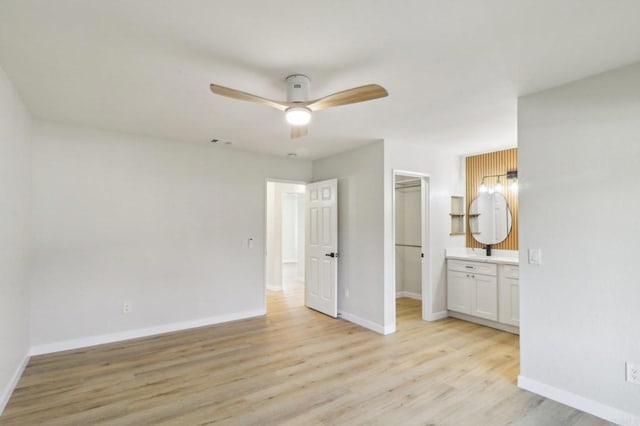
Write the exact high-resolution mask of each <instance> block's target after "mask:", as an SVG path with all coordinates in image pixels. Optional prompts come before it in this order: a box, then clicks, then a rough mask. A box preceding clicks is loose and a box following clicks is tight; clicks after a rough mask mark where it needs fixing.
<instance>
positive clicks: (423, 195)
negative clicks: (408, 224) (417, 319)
mask: <svg viewBox="0 0 640 426" xmlns="http://www.w3.org/2000/svg"><path fill="white" fill-rule="evenodd" d="M398 175H400V176H411V177H416V178H420V180H421V188H420V208H421V211H420V216H421V219H420V223H421V228H422V229H421V234H422V235H421V237H422V253H424V258H423V260H422V268H421V275H422V319H423V320H425V321H429V320H430V318H431V311H432V310H433V306H432V303H431V302H432V300H431V299H432V294H431V240H430V236H431V233H430V229H429V218H430V216H431V211H430V207H431V206H430V194H431V175H430V174H428V173H420V172H412V171H408V170H399V169H393V170H392V182H391V185H392V188H393V191H392V192H391V203H392V211H391V241H392V244H393V256H392V265H393V268H392V269H393V275H392V276H393V291H394V300H393V307H392V309H393V321H394V327H393V328H394V329H395V320H396V304H395V292H396V286H397V283H396V256H395V244H396V191H395V188H396V176H398Z"/></svg>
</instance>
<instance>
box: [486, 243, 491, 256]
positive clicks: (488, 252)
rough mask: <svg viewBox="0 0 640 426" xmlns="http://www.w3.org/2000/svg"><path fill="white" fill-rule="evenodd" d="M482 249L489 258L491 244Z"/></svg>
mask: <svg viewBox="0 0 640 426" xmlns="http://www.w3.org/2000/svg"><path fill="white" fill-rule="evenodd" d="M484 248H485V250H487V256H491V244H487V245H486V246H485V247H484Z"/></svg>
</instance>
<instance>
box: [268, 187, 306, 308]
mask: <svg viewBox="0 0 640 426" xmlns="http://www.w3.org/2000/svg"><path fill="white" fill-rule="evenodd" d="M266 191H267V192H266V195H267V196H266V200H267V205H266V274H265V287H266V291H267V292H280V293H283V295H285V296H290V297H288V299H289V301H294V303H296V304H300V305H302V304H303V303H304V297H303V295H304V276H305V210H304V199H305V185H304V184H300V183H288V182H278V181H267V190H266Z"/></svg>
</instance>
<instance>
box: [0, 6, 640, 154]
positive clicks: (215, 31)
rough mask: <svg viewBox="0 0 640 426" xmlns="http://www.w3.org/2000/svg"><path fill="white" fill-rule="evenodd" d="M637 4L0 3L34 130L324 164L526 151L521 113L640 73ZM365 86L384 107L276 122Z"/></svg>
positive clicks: (4, 58) (13, 75)
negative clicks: (291, 78) (231, 94)
mask: <svg viewBox="0 0 640 426" xmlns="http://www.w3.org/2000/svg"><path fill="white" fill-rule="evenodd" d="M638 17H640V0H466V1H461V0H437V1H435V0H430V1H427V0H412V1H409V0H400V1H391V0H359V1H346V0H342V1H339V0H332V1H330V0H327V1H317V0H316V1H312V0H308V1H307V0H298V1H293V0H288V1H287V0H269V1H264V0H253V1H241V0H231V1H224V0H216V1H213V0H165V1H160V0H91V1H88V0H55V1H52V0H2V1H0V66H1V67H2V68H3V69H4V70H5V72H6V73H7V74H8V75H9V78H10V79H11V80H12V82H13V83H14V84H15V85H16V87H17V89H18V91H19V92H20V94H21V96H22V98H23V99H24V101H25V103H26V104H27V106H28V108H29V109H30V111H31V112H32V114H33V115H34V116H35V117H38V118H42V119H46V120H52V121H56V122H63V123H72V124H80V125H90V126H97V127H100V128H108V129H115V130H118V131H123V132H128V133H134V134H141V135H149V136H154V137H161V138H167V139H174V140H178V141H185V142H200V143H207V141H208V140H210V139H211V138H218V139H221V140H229V141H233V147H234V148H238V149H244V150H252V151H261V152H267V153H272V154H276V155H286V154H287V153H289V152H297V153H298V154H299V157H301V158H318V157H323V156H326V155H329V154H332V153H336V152H340V151H344V150H346V149H351V148H354V147H356V146H359V145H361V144H365V143H368V142H369V141H372V140H376V139H383V138H388V139H398V140H406V141H411V142H416V143H428V144H437V146H440V147H442V148H445V149H450V150H452V151H454V152H457V153H470V152H479V151H485V150H489V149H494V148H500V147H506V146H513V145H515V144H516V99H517V97H518V95H521V94H524V93H530V92H533V91H538V90H542V89H545V88H549V87H552V86H556V85H559V84H562V83H565V82H568V81H571V80H575V79H579V78H581V77H585V76H587V75H591V74H595V73H598V72H601V71H605V70H608V69H612V68H616V67H619V66H622V65H626V64H629V63H633V62H637V61H640V25H639V24H638ZM292 73H304V74H307V75H308V76H310V77H311V79H312V86H311V96H312V97H313V98H316V97H321V96H324V95H326V94H329V93H332V92H335V91H339V90H343V89H346V88H350V87H353V86H359V85H362V84H367V83H379V84H381V85H383V86H384V87H386V88H387V90H388V91H389V93H390V95H389V97H388V98H384V99H380V100H375V101H371V102H366V103H362V104H355V105H349V106H342V107H339V108H335V109H332V110H326V111H319V112H317V113H315V114H314V117H313V121H312V124H311V134H310V136H309V137H306V138H303V139H298V140H293V141H292V140H290V139H289V136H288V133H289V130H288V128H287V125H286V124H285V122H284V117H283V115H282V113H280V112H279V111H276V110H275V109H271V108H268V107H264V106H261V105H256V104H250V103H246V102H240V101H236V100H232V99H228V98H223V97H219V96H215V95H213V94H212V93H211V92H210V91H209V83H217V84H221V85H224V86H230V87H234V88H237V89H240V90H243V91H247V92H250V93H254V94H257V95H260V96H265V97H268V98H273V99H284V98H285V95H284V78H285V77H286V76H287V75H289V74H292Z"/></svg>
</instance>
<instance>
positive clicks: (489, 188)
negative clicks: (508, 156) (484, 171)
mask: <svg viewBox="0 0 640 426" xmlns="http://www.w3.org/2000/svg"><path fill="white" fill-rule="evenodd" d="M502 178H505V180H506V184H507V187H508V188H509V190H510V191H512V192H518V171H517V170H510V171H508V172H507V173H505V174H502V175H487V176H482V181H481V182H480V186H479V187H478V192H480V193H481V194H484V193H485V192H487V193H489V194H493V193H494V192H503V191H504V188H505V185H504V184H503V183H502ZM493 179H496V183H495V185H491V183H490V182H491V181H492V180H493Z"/></svg>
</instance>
